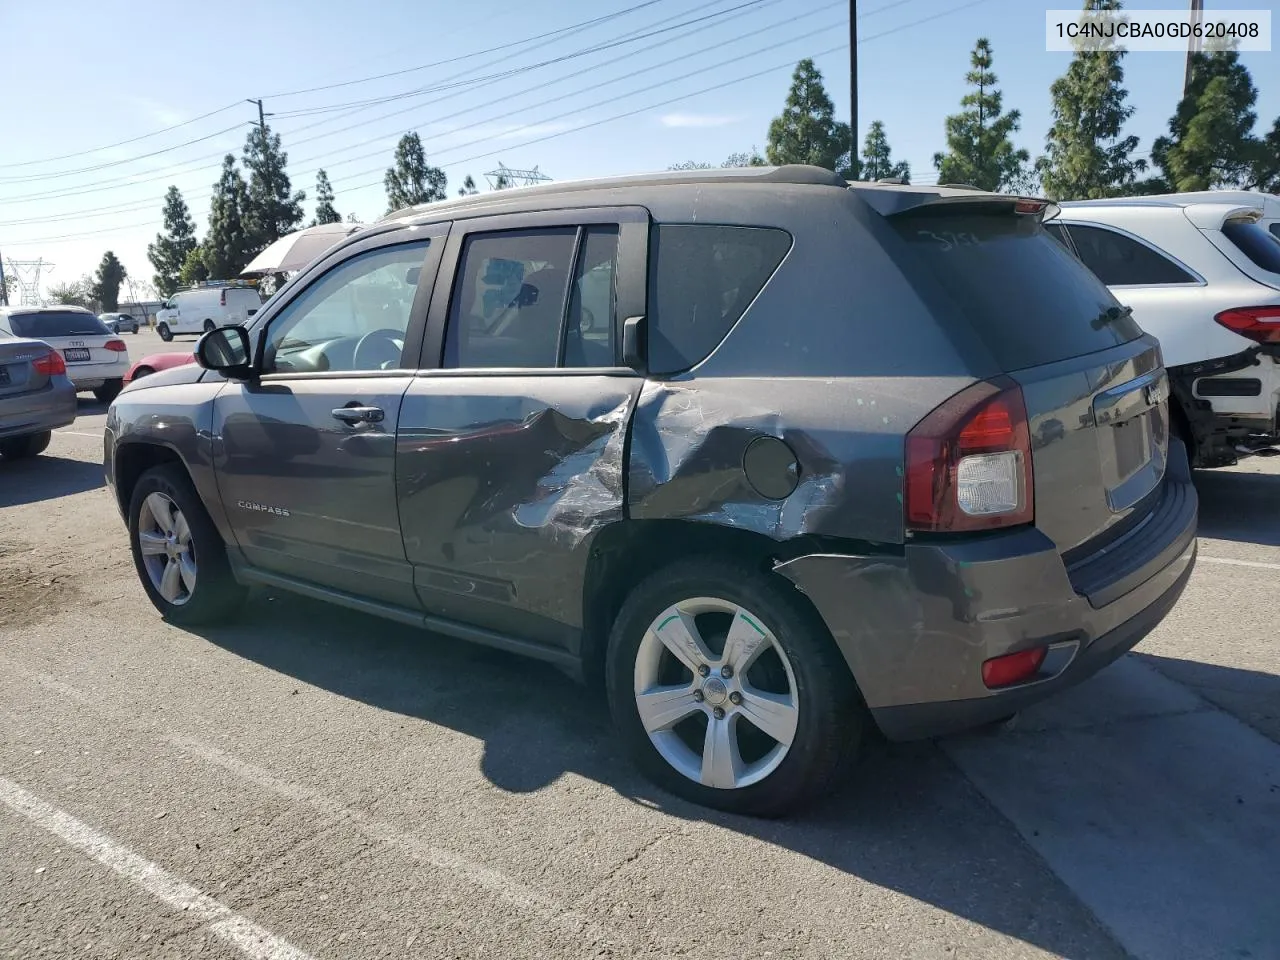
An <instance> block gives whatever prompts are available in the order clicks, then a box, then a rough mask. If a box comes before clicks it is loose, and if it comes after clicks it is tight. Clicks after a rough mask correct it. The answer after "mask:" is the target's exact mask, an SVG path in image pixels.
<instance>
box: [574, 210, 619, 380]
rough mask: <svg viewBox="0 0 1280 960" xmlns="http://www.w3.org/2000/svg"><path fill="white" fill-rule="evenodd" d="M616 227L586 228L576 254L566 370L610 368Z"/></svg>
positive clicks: (614, 331)
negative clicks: (570, 368)
mask: <svg viewBox="0 0 1280 960" xmlns="http://www.w3.org/2000/svg"><path fill="white" fill-rule="evenodd" d="M617 273H618V228H617V227H614V226H608V227H588V228H587V230H586V231H585V233H584V234H583V237H582V245H581V249H580V251H579V253H578V267H577V270H576V271H575V272H574V279H573V289H572V290H571V291H570V293H569V316H568V322H567V323H566V324H565V342H564V365H565V366H566V367H611V366H613V365H614V364H616V363H617V362H618V354H617V346H616V342H617V341H616V334H617V318H616V317H615V306H616V303H617V288H616V281H617Z"/></svg>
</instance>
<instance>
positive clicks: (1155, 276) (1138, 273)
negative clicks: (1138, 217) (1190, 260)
mask: <svg viewBox="0 0 1280 960" xmlns="http://www.w3.org/2000/svg"><path fill="white" fill-rule="evenodd" d="M1067 232H1068V233H1070V234H1071V239H1072V241H1073V242H1074V243H1075V246H1076V250H1077V251H1079V253H1080V259H1081V260H1083V261H1084V264H1085V266H1086V267H1088V268H1089V269H1090V270H1092V271H1093V272H1094V273H1096V274H1097V275H1098V278H1099V279H1100V280H1102V282H1103V283H1105V284H1106V285H1107V286H1109V287H1121V286H1159V285H1161V284H1169V283H1195V282H1196V278H1195V277H1193V276H1192V275H1191V274H1189V273H1187V271H1185V270H1183V269H1182V268H1181V267H1180V266H1178V265H1177V264H1176V263H1174V262H1173V261H1172V260H1170V259H1169V258H1168V257H1166V256H1165V255H1164V254H1162V253H1159V252H1157V251H1155V250H1153V249H1151V248H1150V247H1148V246H1147V245H1146V244H1142V243H1139V242H1138V241H1137V240H1134V239H1133V238H1132V237H1126V236H1125V235H1124V234H1122V233H1116V231H1114V230H1107V229H1104V228H1102V227H1082V226H1080V225H1079V224H1074V223H1073V224H1071V225H1070V226H1069V227H1068V228H1067Z"/></svg>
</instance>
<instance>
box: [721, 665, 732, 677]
mask: <svg viewBox="0 0 1280 960" xmlns="http://www.w3.org/2000/svg"><path fill="white" fill-rule="evenodd" d="M720 676H722V677H724V678H725V679H726V680H728V679H729V678H730V677H732V676H733V667H730V666H723V667H721V668H720Z"/></svg>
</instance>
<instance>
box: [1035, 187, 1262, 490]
mask: <svg viewBox="0 0 1280 960" xmlns="http://www.w3.org/2000/svg"><path fill="white" fill-rule="evenodd" d="M1229 196H1240V195H1238V194H1231V195H1229ZM1244 196H1246V197H1251V198H1253V199H1251V200H1250V202H1248V203H1241V202H1231V201H1220V200H1214V201H1206V200H1200V199H1196V198H1190V199H1188V198H1187V197H1183V196H1176V195H1175V196H1166V197H1132V198H1117V199H1111V200H1083V201H1076V202H1067V203H1063V204H1061V212H1060V213H1059V215H1058V216H1057V217H1056V218H1055V219H1054V220H1052V221H1050V222H1048V223H1046V227H1047V228H1048V230H1049V232H1050V233H1051V234H1052V235H1053V236H1055V237H1057V238H1058V239H1059V240H1060V241H1062V242H1063V243H1064V244H1066V245H1067V247H1068V248H1069V249H1070V250H1072V251H1073V252H1074V253H1075V254H1076V255H1077V256H1078V257H1080V259H1081V260H1083V261H1084V263H1085V265H1086V266H1088V267H1089V268H1090V269H1091V270H1092V271H1093V272H1094V273H1095V274H1097V275H1098V277H1099V278H1100V279H1101V280H1102V281H1103V282H1104V283H1105V284H1107V286H1109V287H1110V288H1111V292H1112V293H1114V294H1115V295H1116V298H1117V299H1119V300H1120V302H1121V303H1123V304H1125V305H1126V306H1128V307H1130V308H1132V310H1133V318H1134V319H1135V320H1136V321H1137V322H1138V324H1139V326H1141V327H1142V328H1143V329H1144V330H1145V331H1146V332H1148V333H1151V334H1154V335H1155V336H1156V337H1157V338H1158V339H1159V340H1160V346H1161V349H1162V350H1163V352H1164V362H1165V365H1166V366H1167V367H1168V369H1169V375H1170V383H1171V386H1172V390H1173V396H1174V399H1175V401H1176V403H1175V404H1174V405H1173V407H1174V410H1173V424H1174V427H1175V429H1177V430H1178V431H1179V432H1180V433H1181V434H1182V437H1183V439H1184V440H1186V441H1187V447H1188V450H1190V451H1191V453H1192V460H1193V462H1194V463H1195V464H1196V465H1197V466H1202V467H1215V466H1227V465H1230V464H1232V463H1235V462H1236V461H1237V460H1238V459H1239V458H1240V457H1242V456H1248V455H1251V454H1263V455H1268V456H1271V455H1277V454H1280V448H1277V444H1280V428H1278V426H1277V420H1278V419H1280V409H1278V408H1280V240H1277V239H1276V237H1274V236H1273V235H1272V234H1271V233H1270V232H1269V231H1268V230H1267V229H1266V228H1265V227H1264V226H1263V225H1262V223H1261V221H1262V218H1263V214H1264V207H1263V203H1264V200H1265V199H1266V195H1264V194H1252V195H1248V194H1246V195H1244Z"/></svg>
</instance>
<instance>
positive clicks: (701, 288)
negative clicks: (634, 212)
mask: <svg viewBox="0 0 1280 960" xmlns="http://www.w3.org/2000/svg"><path fill="white" fill-rule="evenodd" d="M790 247H791V236H790V234H788V233H787V232H786V231H783V230H775V229H770V228H763V227H718V226H709V225H708V226H704V225H701V224H661V225H659V226H657V227H655V228H654V230H653V238H652V241H651V243H650V257H651V263H652V267H651V268H650V273H649V305H648V311H649V318H648V328H649V344H648V346H649V369H650V370H651V371H652V372H654V373H660V374H663V373H678V372H680V371H682V370H688V369H689V368H690V367H693V366H695V365H697V364H699V363H701V362H702V361H703V360H705V359H706V358H707V357H708V356H709V355H710V354H711V351H713V350H714V349H715V348H716V347H717V346H719V345H720V341H721V340H723V339H724V338H725V336H726V335H727V334H728V332H729V330H730V329H731V328H732V327H733V325H734V324H735V323H737V322H738V319H739V318H740V317H741V316H742V314H743V313H744V312H745V311H746V309H747V306H748V305H749V304H750V303H751V301H752V300H754V299H755V296H756V294H758V293H759V292H760V290H761V288H762V287H763V286H764V285H765V283H766V282H767V281H768V279H769V277H771V276H772V275H773V271H774V270H776V269H777V268H778V264H779V263H781V262H782V258H783V257H784V256H786V253H787V250H788V249H790Z"/></svg>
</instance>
